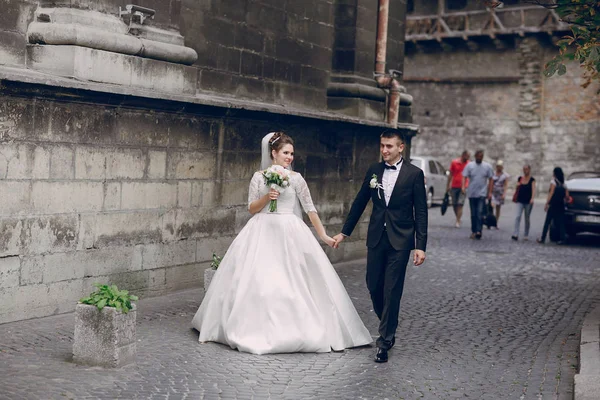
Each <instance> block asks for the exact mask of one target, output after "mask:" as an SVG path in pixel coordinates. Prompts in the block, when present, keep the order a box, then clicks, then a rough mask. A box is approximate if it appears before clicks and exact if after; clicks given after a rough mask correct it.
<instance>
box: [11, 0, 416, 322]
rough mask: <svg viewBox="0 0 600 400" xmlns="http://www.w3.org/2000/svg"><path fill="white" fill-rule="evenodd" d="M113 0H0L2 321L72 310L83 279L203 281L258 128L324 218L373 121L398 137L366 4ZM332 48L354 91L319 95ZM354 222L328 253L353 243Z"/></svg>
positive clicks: (247, 171) (232, 210)
mask: <svg viewBox="0 0 600 400" xmlns="http://www.w3.org/2000/svg"><path fill="white" fill-rule="evenodd" d="M128 3H130V2H129V1H124V0H40V1H33V0H0V9H1V10H2V13H0V193H2V194H3V201H2V202H0V323H2V322H7V321H14V320H20V319H25V318H33V317H41V316H46V315H52V314H56V313H61V312H67V311H71V310H72V309H73V308H74V307H75V304H76V302H77V300H78V299H79V298H81V297H83V296H84V295H86V294H88V293H89V292H90V291H91V290H92V289H93V287H92V285H93V283H94V282H111V283H115V284H117V285H119V286H120V287H123V288H125V289H128V290H130V291H132V292H134V293H136V294H139V295H143V296H149V295H159V294H162V293H166V292H169V291H172V290H177V289H180V288H187V287H199V286H201V283H202V282H201V281H202V279H203V270H204V269H205V268H206V267H208V265H209V262H210V260H211V256H212V253H213V252H216V253H218V254H223V253H224V252H225V251H226V250H227V248H228V246H229V244H230V242H231V240H232V239H233V238H234V237H235V235H236V234H237V233H238V232H239V231H240V229H242V227H243V226H244V225H245V223H246V222H247V221H248V219H249V218H250V215H249V213H248V211H247V193H248V185H249V180H250V178H251V176H252V173H253V172H254V171H255V170H256V169H257V168H258V165H259V158H260V154H259V153H260V149H259V146H260V140H261V138H262V137H263V136H264V135H265V134H266V133H268V132H270V131H273V130H275V129H284V130H285V131H287V132H288V133H289V134H291V135H292V136H293V137H294V138H295V140H296V162H295V169H296V170H298V171H299V172H301V173H302V174H303V175H304V176H305V178H306V180H307V182H308V184H309V187H310V188H311V191H312V194H313V198H314V200H315V203H316V206H317V208H318V210H319V213H320V215H321V218H322V220H323V222H324V224H325V226H326V227H327V230H328V232H330V233H331V234H335V233H337V232H339V231H340V229H341V224H342V223H343V220H344V217H345V215H346V213H347V212H348V210H349V207H350V202H351V200H352V199H353V197H354V195H355V193H356V190H357V189H358V185H360V184H361V183H362V180H363V174H364V173H365V170H366V168H367V166H368V165H369V164H370V163H371V162H375V161H377V160H378V143H377V142H378V137H379V134H380V133H381V131H382V130H383V129H390V128H392V129H398V130H399V131H400V132H402V134H404V135H405V138H406V141H407V148H408V149H407V154H408V153H410V139H411V138H412V136H413V135H414V134H415V133H416V130H417V128H418V127H417V126H416V125H414V124H410V104H408V103H407V102H406V101H405V102H404V103H403V105H402V107H401V109H402V110H401V111H402V112H401V116H402V117H401V118H400V121H399V122H400V126H393V127H392V126H391V125H389V124H388V123H387V122H386V121H385V120H384V111H385V93H384V92H383V90H381V89H379V88H376V87H375V83H374V80H373V76H372V70H373V68H374V50H375V27H376V23H377V18H376V13H377V7H376V3H374V2H371V1H370V0H335V1H334V0H311V1H296V0H288V1H271V0H235V1H233V0H211V1H208V0H206V1H204V0H203V1H196V0H140V1H137V2H135V3H136V4H138V5H141V6H145V7H149V8H152V9H155V10H156V16H155V18H154V19H146V22H144V24H143V25H139V24H137V22H134V23H132V24H130V22H126V18H127V17H124V19H123V20H121V19H120V18H119V17H118V8H119V6H124V5H125V4H128ZM38 5H41V6H42V7H41V8H38ZM404 7H405V2H404V1H402V0H391V9H392V17H391V19H390V27H389V39H388V54H389V56H388V66H387V67H388V69H389V68H391V69H397V70H402V63H403V51H402V47H403V45H404V28H403V27H404ZM82 21H83V22H82ZM343 21H345V22H348V21H350V22H351V23H350V26H352V29H350V30H348V31H346V30H345V29H346V28H347V25H344V23H342V22H343ZM84 22H85V23H84ZM86 23H87V25H86ZM128 24H129V25H128ZM136 24H137V25H136ZM28 29H29V31H28ZM95 30H96V31H95ZM27 32H29V33H30V36H31V43H28V38H27V36H28V34H27ZM80 34H81V35H80ZM97 38H100V39H101V40H96V39H97ZM336 40H339V41H341V42H343V43H341V44H340V43H337V44H335V43H334V41H336ZM148 44H150V45H151V46H154V47H153V48H154V51H155V52H154V53H152V51H151V49H149V46H148ZM340 46H342V47H343V46H351V47H352V48H353V49H354V51H353V57H355V58H354V59H353V60H354V62H355V65H356V66H357V68H356V69H352V70H349V71H344V74H342V75H344V76H343V77H342V78H343V79H347V80H348V81H343V82H341V83H342V84H343V83H351V84H350V87H351V88H355V86H354V84H356V85H358V87H359V89H360V90H358V91H357V92H358V94H359V95H358V96H355V94H356V93H353V92H352V91H351V90H350V91H346V92H344V93H343V94H342V95H341V96H338V98H343V99H344V100H347V99H350V100H349V102H350V103H352V104H351V106H352V107H348V106H347V104H340V102H338V103H337V104H336V105H335V107H334V106H332V104H330V103H329V101H328V96H329V95H330V93H329V92H328V89H329V86H328V85H329V83H330V80H331V79H330V78H331V75H332V69H334V68H333V67H334V64H335V63H336V61H335V60H336V57H335V56H334V54H333V49H334V48H336V49H340V48H341V47H340ZM196 53H197V57H198V58H197V61H196V62H195V63H194V64H193V65H189V64H191V63H193V62H194V61H193V60H195V59H196V58H195V57H196ZM140 55H146V56H147V57H141V56H140ZM190 55H193V57H191V56H190ZM342 78H340V79H342ZM338 86H339V85H338ZM341 86H343V85H341ZM364 87H367V89H369V90H368V92H369V96H370V98H362V97H361V96H360V93H362V92H363V89H364ZM373 92H375V94H376V95H373ZM338 95H339V93H338ZM353 96H354V97H353ZM405 97H407V96H405ZM329 98H331V97H329ZM341 103H344V102H343V101H342V102H341ZM367 103H368V104H367ZM361 104H362V105H364V104H367V106H363V107H362V108H361V107H360V105H361ZM354 106H356V107H354ZM361 109H362V110H363V111H364V110H367V111H369V110H375V111H373V112H366V111H364V112H363V111H360V110H361ZM366 215H368V214H366ZM365 218H366V217H365ZM365 223H366V222H365V221H363V223H362V224H361V225H359V227H358V228H357V230H356V233H355V234H354V235H353V236H352V238H351V240H349V241H348V243H347V244H345V245H344V246H343V248H342V249H339V250H335V251H333V250H330V249H326V251H327V253H328V255H329V256H330V259H331V260H332V261H334V262H335V261H341V260H349V259H354V258H357V257H362V256H364V255H365V253H366V247H365V245H364V239H365V235H366V229H365Z"/></svg>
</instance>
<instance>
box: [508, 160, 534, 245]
mask: <svg viewBox="0 0 600 400" xmlns="http://www.w3.org/2000/svg"><path fill="white" fill-rule="evenodd" d="M535 186H536V183H535V178H534V177H533V176H531V166H530V165H524V166H523V175H522V176H519V178H518V179H517V187H516V189H515V195H514V196H513V201H514V202H515V203H516V204H517V215H516V216H515V230H514V232H513V235H512V236H511V239H512V240H519V230H520V228H521V215H523V212H524V213H525V231H524V232H523V233H524V235H523V240H529V227H530V226H531V222H530V221H531V218H530V217H531V210H532V209H533V201H534V199H535V193H536V192H535Z"/></svg>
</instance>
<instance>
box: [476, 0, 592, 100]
mask: <svg viewBox="0 0 600 400" xmlns="http://www.w3.org/2000/svg"><path fill="white" fill-rule="evenodd" d="M524 2H525V3H529V4H536V5H539V6H540V7H544V8H547V9H551V10H554V11H555V12H556V13H557V14H558V16H559V17H560V20H561V21H563V22H565V23H567V24H570V25H571V34H570V35H566V36H564V37H562V38H561V39H560V40H559V41H558V42H557V45H558V48H559V54H558V55H556V56H555V57H554V58H553V59H552V60H550V61H548V62H547V63H546V65H545V68H544V75H545V76H547V77H550V76H553V75H554V74H557V75H564V74H565V73H566V72H567V66H566V65H565V62H568V61H577V62H579V65H580V66H581V68H583V69H584V73H583V79H584V82H583V84H582V86H583V87H584V88H586V87H588V86H589V85H590V84H591V83H592V82H594V81H599V82H600V1H598V0H554V1H551V0H524ZM484 4H485V6H486V7H490V8H495V7H499V6H500V5H501V4H502V2H499V1H488V0H486V1H484ZM599 93H600V89H599Z"/></svg>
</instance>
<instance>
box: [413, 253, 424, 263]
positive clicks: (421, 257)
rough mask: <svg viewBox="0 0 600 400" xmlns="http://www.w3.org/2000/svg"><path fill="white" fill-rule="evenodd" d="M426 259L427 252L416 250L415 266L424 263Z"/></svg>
mask: <svg viewBox="0 0 600 400" xmlns="http://www.w3.org/2000/svg"><path fill="white" fill-rule="evenodd" d="M424 261H425V252H424V251H423V250H415V253H414V256H413V262H414V264H415V266H417V267H418V266H419V265H421V264H423V262H424Z"/></svg>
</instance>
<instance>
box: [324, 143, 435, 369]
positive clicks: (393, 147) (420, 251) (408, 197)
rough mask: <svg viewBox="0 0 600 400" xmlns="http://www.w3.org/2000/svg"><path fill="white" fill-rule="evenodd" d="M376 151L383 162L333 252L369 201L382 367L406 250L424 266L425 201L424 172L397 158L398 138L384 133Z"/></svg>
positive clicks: (370, 272)
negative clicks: (371, 207) (412, 251)
mask: <svg viewBox="0 0 600 400" xmlns="http://www.w3.org/2000/svg"><path fill="white" fill-rule="evenodd" d="M379 148H380V152H381V156H382V158H383V162H380V163H377V164H373V165H371V166H370V167H369V169H368V170H367V174H366V176H365V180H364V182H363V184H362V186H361V188H360V190H359V192H358V194H357V195H356V199H355V200H354V203H352V208H351V209H350V212H349V213H348V217H347V218H346V223H345V224H344V227H343V228H342V232H341V233H339V234H337V235H336V236H335V237H334V239H335V241H336V244H335V246H334V247H336V248H337V246H338V245H339V243H341V242H342V241H343V240H344V239H345V238H346V237H348V236H350V235H351V234H352V231H353V230H354V227H355V226H356V224H357V223H358V221H359V220H360V217H361V215H362V213H363V211H364V210H365V207H366V206H367V203H368V202H369V200H372V201H373V212H372V213H371V219H370V221H369V229H368V232H367V248H368V252H367V288H368V289H369V293H370V294H371V300H372V302H373V309H374V310H375V313H376V314H377V316H378V317H379V321H380V323H379V338H378V339H377V354H376V356H375V362H378V363H382V362H387V360H388V350H389V349H390V348H392V347H393V346H394V342H395V340H396V338H395V334H396V328H397V327H398V313H399V312H400V298H401V297H402V289H403V286H404V277H405V275H406V266H407V264H408V260H409V259H410V253H411V250H413V249H415V252H414V258H413V262H414V264H415V265H421V264H423V262H424V261H425V246H426V244H427V199H426V194H425V178H424V175H423V171H422V170H421V169H419V168H417V167H415V166H414V165H412V164H411V163H410V161H408V160H404V159H403V158H402V152H403V151H404V141H403V139H402V137H401V136H400V135H399V134H398V133H397V132H394V131H385V132H383V133H382V134H381V138H380V146H379Z"/></svg>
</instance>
